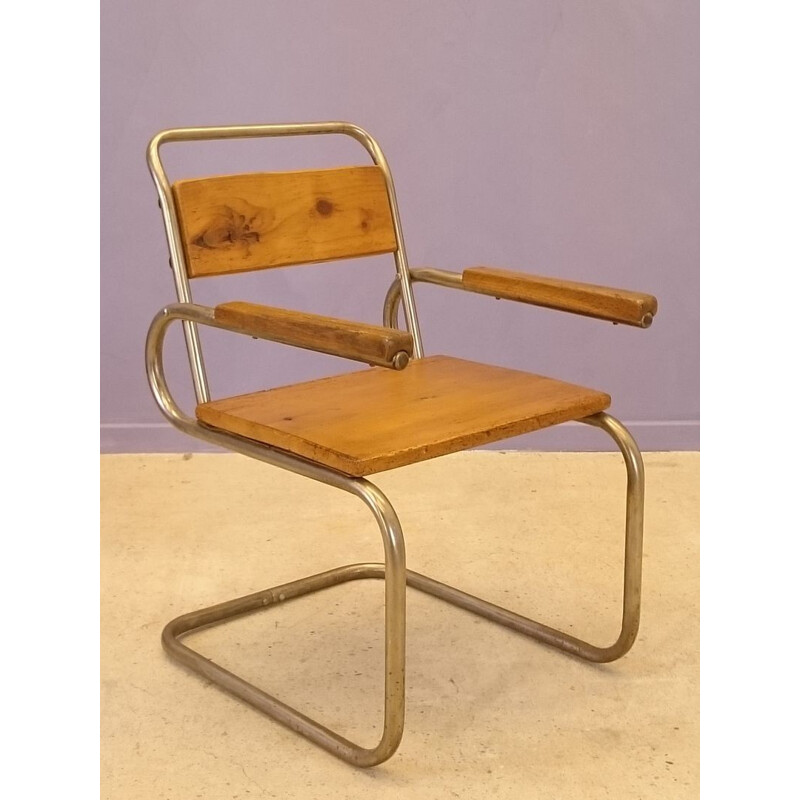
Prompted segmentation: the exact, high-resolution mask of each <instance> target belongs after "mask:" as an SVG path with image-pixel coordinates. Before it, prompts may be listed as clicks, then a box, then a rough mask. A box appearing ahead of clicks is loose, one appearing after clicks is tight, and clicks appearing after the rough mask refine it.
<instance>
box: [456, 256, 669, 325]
mask: <svg viewBox="0 0 800 800" xmlns="http://www.w3.org/2000/svg"><path fill="white" fill-rule="evenodd" d="M461 287H462V288H463V289H466V290H467V291H470V292H478V293H480V294H488V295H493V296H494V297H499V298H503V299H505V300H517V301H519V302H521V303H530V304H532V305H535V306H544V307H545V308H553V309H557V310H559V311H570V312H572V313H573V314H582V315H583V316H585V317H595V318H597V319H605V320H609V321H611V322H615V323H616V322H621V323H623V324H625V325H635V326H637V327H639V328H649V327H650V325H651V324H652V322H653V317H654V316H655V314H656V311H657V310H658V301H657V300H656V298H655V297H653V295H650V294H643V293H641V292H629V291H626V290H624V289H611V288H609V287H607V286H594V285H593V284H590V283H577V282H574V281H562V280H559V279H557V278H544V277H540V276H539V275H529V274H527V273H524V272H512V271H511V270H505V269H494V268H493V267H471V268H470V269H465V270H464V272H463V274H462V278H461Z"/></svg>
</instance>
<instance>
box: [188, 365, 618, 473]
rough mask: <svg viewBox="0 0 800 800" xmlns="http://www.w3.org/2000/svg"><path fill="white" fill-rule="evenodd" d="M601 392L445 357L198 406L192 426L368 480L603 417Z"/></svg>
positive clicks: (606, 399) (605, 398) (604, 401)
mask: <svg viewBox="0 0 800 800" xmlns="http://www.w3.org/2000/svg"><path fill="white" fill-rule="evenodd" d="M610 403H611V398H610V397H609V396H608V395H607V394H604V393H602V392H597V391H594V390H592V389H586V388H584V387H581V386H575V385H573V384H569V383H563V382H561V381H557V380H553V379H550V378H543V377H541V376H539V375H532V374H529V373H527V372H520V371H517V370H512V369H505V368H503V367H493V366H487V365H485V364H476V363H474V362H471V361H462V360H460V359H457V358H449V357H446V356H434V357H431V358H423V359H418V360H415V361H412V362H411V363H410V364H409V365H408V367H407V368H406V369H404V370H403V371H402V372H397V371H393V370H383V369H381V370H376V369H371V370H366V371H359V372H354V373H350V374H347V375H337V376H335V377H333V378H323V379H321V380H315V381H310V382H308V383H300V384H296V385H294V386H286V387H282V388H278V389H269V390H267V391H264V392H256V393H255V394H247V395H241V396H239V397H231V398H228V399H225V400H214V401H212V402H210V403H204V404H202V405H200V406H198V407H197V418H198V419H199V420H200V421H201V422H203V423H204V424H206V425H210V426H213V427H216V428H221V429H223V430H226V431H230V432H232V433H236V434H238V435H240V436H245V437H247V438H249V439H255V440H257V441H260V442H264V443H265V444H269V445H273V446H274V447H278V448H280V449H283V450H288V451H289V452H291V453H295V454H297V455H300V456H303V457H305V458H308V459H311V460H312V461H316V462H318V463H321V464H326V465H327V466H329V467H332V468H333V469H337V470H340V471H341V472H345V473H347V474H349V475H369V474H372V473H374V472H381V471H383V470H387V469H393V468H395V467H401V466H404V465H406V464H412V463H414V462H416V461H422V460H424V459H427V458H434V457H435V456H441V455H444V454H446V453H452V452H455V451H457V450H464V449H466V448H468V447H474V446H476V445H481V444H485V443H486V442H494V441H498V440H500V439H505V438H507V437H509V436H516V435H517V434H521V433H527V432H529V431H534V430H537V429H539V428H544V427H547V426H548V425H555V424H557V423H560V422H566V421H567V420H572V419H580V418H581V417H585V416H588V415H590V414H595V413H597V412H598V411H602V410H604V409H606V408H608V406H609V405H610Z"/></svg>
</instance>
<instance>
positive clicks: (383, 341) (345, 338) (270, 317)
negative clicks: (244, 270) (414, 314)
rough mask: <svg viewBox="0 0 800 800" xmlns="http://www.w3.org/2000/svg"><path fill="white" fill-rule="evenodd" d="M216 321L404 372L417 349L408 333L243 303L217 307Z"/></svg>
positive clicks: (236, 330)
mask: <svg viewBox="0 0 800 800" xmlns="http://www.w3.org/2000/svg"><path fill="white" fill-rule="evenodd" d="M214 318H215V320H216V321H217V322H220V323H222V324H223V325H224V326H225V327H226V328H229V329H231V330H234V331H235V332H237V333H244V334H247V335H249V336H257V337H258V338H260V339H268V340H270V341H274V342H280V343H281V344H287V345H293V346H295V347H301V348H304V349H307V350H315V351H317V352H321V353H327V354H328V355H334V356H340V357H341V358H349V359H353V360H356V361H362V362H365V363H367V364H372V365H375V366H384V367H392V368H395V369H402V368H403V367H405V366H406V365H407V364H408V360H409V358H410V356H411V354H412V353H413V349H414V340H413V337H412V336H411V334H410V333H408V332H407V331H399V330H396V329H394V328H384V327H383V326H380V325H371V324H369V323H365V322H355V321H351V320H343V319H338V318H336V317H326V316H323V315H321V314H310V313H308V312H305V311H294V310H291V309H285V308H275V307H272V306H264V305H260V304H257V303H248V302H245V301H241V300H235V301H231V302H227V303H221V304H220V305H218V306H216V307H215V309H214Z"/></svg>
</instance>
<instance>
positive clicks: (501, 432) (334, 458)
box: [195, 356, 611, 477]
mask: <svg viewBox="0 0 800 800" xmlns="http://www.w3.org/2000/svg"><path fill="white" fill-rule="evenodd" d="M440 358H446V356H427V357H426V358H425V361H435V360H437V359H440ZM412 363H413V362H412ZM511 371H514V372H520V371H521V370H511ZM340 377H341V375H331V376H328V377H326V378H315V379H312V380H308V381H302V382H301V383H298V384H293V386H295V387H300V386H304V385H308V384H320V383H326V382H333V381H336V380H337V379H338V378H340ZM537 377H545V376H537ZM279 388H286V387H279ZM269 391H271V390H269V389H265V390H263V392H264V393H266V392H269ZM592 391H593V392H594V393H595V394H596V395H597V404H596V406H594V407H593V408H591V410H589V411H587V412H586V413H585V414H583V415H582V416H581V417H575V416H572V415H570V414H566V415H565V412H564V411H563V410H560V411H559V410H556V411H554V412H552V413H551V414H548V415H544V416H539V417H536V418H534V419H531V420H527V421H523V422H520V421H519V420H512V421H510V422H507V423H503V424H501V425H499V426H497V427H496V428H494V429H492V430H491V431H484V432H483V433H481V434H474V433H469V434H463V435H460V436H452V437H449V438H445V439H442V440H440V441H438V442H435V443H433V444H431V445H429V446H428V447H427V448H423V452H425V456H424V458H419V457H416V456H415V455H414V454H416V453H419V452H420V448H417V447H409V448H407V449H405V450H400V451H395V453H393V454H391V455H386V456H379V457H374V458H365V459H357V458H352V457H350V456H348V455H347V454H346V453H342V452H341V451H339V450H335V449H333V448H330V447H326V446H325V445H322V444H319V443H317V442H312V441H310V440H309V439H306V438H304V437H303V436H300V435H298V434H296V433H287V432H286V431H283V430H280V429H279V428H274V427H270V426H268V425H264V426H261V425H259V424H258V423H248V424H250V425H252V426H253V427H254V428H258V427H264V428H269V430H271V431H273V432H274V433H275V434H276V438H283V440H284V441H285V442H286V443H290V442H291V443H292V444H293V445H295V446H296V445H297V444H301V446H302V448H303V450H302V452H300V451H299V448H298V449H296V450H292V449H290V447H288V446H285V447H281V445H280V444H269V445H267V444H264V443H263V442H261V441H260V440H259V439H256V438H254V437H252V436H248V435H247V434H245V433H237V432H235V431H233V430H231V429H230V428H228V427H226V425H225V422H226V420H241V418H240V417H237V416H236V415H234V414H230V413H228V412H226V411H219V410H218V409H216V408H214V407H213V405H211V404H201V405H198V406H197V408H196V410H195V414H196V416H197V418H198V420H199V421H200V422H202V423H204V424H206V425H208V426H209V427H212V428H216V429H218V430H222V431H224V432H225V433H230V434H232V435H234V436H240V437H242V438H245V439H248V440H250V441H254V442H257V443H259V444H262V445H263V446H265V447H271V448H275V449H277V450H281V451H283V452H288V453H290V454H293V455H298V456H300V457H302V458H306V459H308V460H309V461H313V462H314V463H317V464H323V465H324V466H327V467H330V468H331V469H335V470H338V471H339V472H343V473H345V474H347V475H351V476H353V477H363V476H365V475H373V474H375V473H378V472H385V471H388V470H391V469H399V468H400V467H404V466H409V465H410V464H415V463H417V462H419V461H423V460H429V459H431V458H438V457H440V456H442V455H447V454H449V453H451V452H454V450H453V449H452V448H453V445H454V444H455V446H456V449H457V450H458V451H463V450H469V449H471V448H473V447H480V446H482V445H485V444H490V443H492V442H498V441H502V440H503V439H509V438H512V437H514V436H520V435H524V434H526V433H534V432H536V431H537V430H543V429H545V428H549V427H553V426H554V425H560V424H563V423H565V422H573V421H575V420H576V419H583V418H584V417H588V416H591V415H592V414H597V413H599V412H600V411H605V410H607V409H608V408H609V407H610V406H611V396H610V395H609V394H607V393H605V392H599V391H597V390H592ZM252 394H261V392H254V393H252ZM225 399H232V398H225ZM212 402H213V401H212ZM559 417H561V418H559ZM476 436H477V437H478V438H476ZM320 455H322V456H323V458H322V459H321V458H320ZM398 456H400V457H399V458H398Z"/></svg>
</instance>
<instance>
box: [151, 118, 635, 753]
mask: <svg viewBox="0 0 800 800" xmlns="http://www.w3.org/2000/svg"><path fill="white" fill-rule="evenodd" d="M323 133H339V134H345V135H348V136H352V137H353V138H355V139H357V140H358V141H359V142H360V143H361V144H362V145H363V146H364V147H365V148H366V149H367V151H368V152H369V153H370V155H371V156H372V159H373V161H374V163H375V164H376V165H378V166H379V167H380V168H381V169H382V170H383V173H384V175H385V176H386V181H387V187H388V191H389V199H390V207H391V211H392V216H393V220H394V225H395V234H396V237H397V244H398V249H397V252H396V254H395V265H396V268H397V277H396V278H395V281H394V283H393V284H392V286H391V287H390V289H389V292H388V294H387V297H386V302H385V305H384V324H385V325H387V326H392V327H396V326H397V312H398V306H399V303H400V301H401V300H402V302H403V306H404V309H405V316H406V323H407V326H408V329H409V331H410V332H411V334H412V336H413V338H414V357H415V358H419V357H421V356H422V345H421V339H420V335H419V325H418V322H417V315H416V309H415V306H414V298H413V292H412V288H411V283H412V281H426V282H429V283H437V284H439V285H444V286H449V287H453V288H458V287H459V286H460V282H461V281H460V278H461V276H460V275H458V274H456V273H448V272H445V271H443V270H432V269H419V270H409V268H408V261H407V258H406V254H405V245H404V243H403V237H402V231H401V228H400V219H399V215H398V213H397V201H396V197H395V192H394V185H393V182H392V179H391V173H390V172H389V167H388V165H387V164H386V160H385V158H384V156H383V153H382V152H381V150H380V148H379V147H378V145H377V143H376V142H375V141H374V139H372V137H371V136H370V135H369V134H367V133H366V132H365V131H363V130H362V129H361V128H358V127H356V126H355V125H351V124H349V123H345V122H326V123H311V124H292V125H244V126H228V127H215V128H181V129H174V130H168V131H163V132H162V133H160V134H158V135H157V136H155V137H154V138H153V140H152V141H151V143H150V146H149V148H148V154H147V160H148V165H149V167H150V171H151V173H152V175H153V179H154V181H155V183H156V187H157V189H158V194H159V199H160V205H161V208H162V211H163V215H164V223H165V227H166V232H167V240H168V243H169V250H170V258H171V264H172V268H173V272H174V275H175V285H176V289H177V293H178V300H179V302H178V303H177V304H173V305H170V306H167V307H166V308H164V309H162V310H161V311H160V312H159V313H158V314H157V315H156V317H155V319H154V320H153V322H152V324H151V325H150V329H149V331H148V334H147V342H146V348H145V360H146V367H147V378H148V382H149V384H150V388H151V391H152V393H153V396H154V397H155V400H156V403H157V404H158V407H159V409H160V410H161V412H162V414H164V416H165V417H166V418H167V419H168V420H169V421H170V422H171V423H172V424H173V425H174V426H175V427H176V428H177V429H178V430H180V431H183V432H184V433H186V434H188V435H189V436H194V437H196V438H198V439H203V440H204V441H207V442H211V443H212V444H215V445H218V446H221V447H224V448H226V449H228V450H232V451H234V452H238V453H241V454H243V455H245V456H249V457H250V458H255V459H257V460H259V461H263V462H265V463H267V464H272V465H273V466H276V467H281V468H282V469H286V470H289V471H290V472H294V473H296V474H299V475H303V476H305V477H307V478H311V479H313V480H316V481H319V482H321V483H325V484H328V485H329V486H334V487H336V488H338V489H341V490H343V491H345V492H348V493H349V494H352V495H355V496H356V497H358V498H359V499H361V500H362V501H363V502H364V503H365V504H366V505H367V507H368V508H369V510H370V511H371V512H372V514H373V515H374V517H375V520H376V521H377V523H378V528H379V530H380V532H381V536H382V539H383V546H384V558H385V563H383V564H380V563H358V564H348V565H345V566H341V567H338V568H336V569H332V570H329V571H327V572H322V573H319V574H317V575H311V576H309V577H306V578H301V579H299V580H296V581H292V582H291V583H286V584H283V585H281V586H275V587H273V588H271V589H265V590H264V591H261V592H256V593H255V594H251V595H247V596H245V597H240V598H236V599H234V600H229V601H227V602H224V603H220V604H218V605H215V606H211V607H209V608H204V609H201V610H200V611H194V612H191V613H189V614H184V615H182V616H180V617H177V618H176V619H174V620H172V622H170V623H169V624H168V625H167V626H166V627H165V628H164V631H163V633H162V644H163V646H164V649H165V650H166V651H167V653H168V654H169V655H171V656H172V657H173V658H175V659H176V660H177V661H179V662H181V663H182V664H184V665H185V666H187V667H188V668H190V669H192V670H193V671H195V672H197V673H199V674H201V675H203V676H204V677H206V678H208V679H209V680H211V681H213V682H214V683H216V684H217V685H219V686H220V687H221V688H223V689H225V690H226V691H228V692H230V693H232V694H234V695H236V696H237V697H239V698H241V699H242V700H244V701H245V702H247V703H249V704H250V705H252V706H254V707H255V708H257V709H258V710H260V711H262V712H263V713H265V714H267V715H268V716H270V717H272V718H273V719H275V720H277V721H278V722H281V723H283V724H284V725H286V726H287V727H289V728H290V729H292V730H294V731H296V732H297V733H299V734H301V735H303V736H305V737H306V738H307V739H310V740H311V741H312V742H314V743H316V744H318V745H319V746H321V747H323V748H325V749H326V750H328V751H329V752H331V753H333V754H334V755H336V756H338V757H339V758H341V759H343V760H345V761H347V762H349V763H350V764H353V765H355V766H359V767H370V766H374V765H376V764H380V763H381V762H383V761H385V760H386V759H388V758H389V757H390V756H391V755H392V754H393V753H394V752H395V751H396V750H397V748H398V746H399V744H400V740H401V738H402V736H403V726H404V718H405V640H406V586H411V587H413V588H415V589H418V590H420V591H422V592H425V593H427V594H430V595H433V596H434V597H438V598H440V599H442V600H444V601H446V602H448V603H451V604H452V605H455V606H457V607H459V608H463V609H465V610H467V611H470V612H472V613H474V614H477V615H479V616H482V617H485V618H486V619H488V620H491V621H492V622H496V623H498V624H500V625H503V626H504V627H506V628H510V629H511V630H514V631H517V632H519V633H522V634H524V635H526V636H530V637H531V638H533V639H536V640H538V641H540V642H543V643H544V644H547V645H550V646H552V647H555V648H558V649H559V650H562V651H564V652H566V653H569V654H570V655H574V656H578V657H579V658H582V659H584V660H586V661H592V662H598V663H604V662H609V661H614V660H616V659H618V658H620V657H621V656H623V655H624V654H625V653H627V652H628V650H630V648H631V646H632V645H633V643H634V640H635V639H636V634H637V631H638V628H639V615H640V605H641V574H642V535H643V527H644V466H643V463H642V457H641V453H640V452H639V448H638V447H637V445H636V442H635V441H634V439H633V437H632V436H631V434H630V433H629V432H628V431H627V429H626V428H625V427H624V426H623V425H622V424H621V423H620V422H619V421H618V420H616V419H615V418H614V417H612V416H610V415H609V414H606V413H599V414H594V415H593V416H590V417H585V418H584V419H581V420H579V421H580V422H583V423H585V424H587V425H592V426H594V427H597V428H601V429H602V430H604V431H605V432H606V433H608V434H609V436H611V438H612V439H613V440H614V442H615V443H616V444H617V446H618V447H619V449H620V451H621V453H622V457H623V459H624V462H625V468H626V471H627V493H626V513H625V556H624V576H623V604H622V623H621V628H620V633H619V636H618V637H617V639H616V641H615V642H614V643H613V644H611V645H609V646H607V647H598V646H596V645H593V644H590V643H588V642H585V641H583V640H581V639H578V638H576V637H574V636H571V635H570V634H568V633H564V632H563V631H559V630H556V629H555V628H551V627H549V626H547V625H543V624H542V623H539V622H536V621H534V620H532V619H529V618H527V617H524V616H522V615H520V614H517V613H515V612H513V611H509V610H507V609H505V608H501V607H500V606H497V605H494V604H493V603H490V602H488V601H486V600H482V599H480V598H478V597H475V596H473V595H470V594H467V593H466V592H463V591H461V590H460V589H456V588H454V587H452V586H448V585H447V584H444V583H440V582H439V581H436V580H434V579H433V578H429V577H427V576H425V575H421V574H419V573H417V572H412V571H411V570H407V569H406V563H405V544H404V539H403V532H402V528H401V526H400V521H399V520H398V518H397V514H396V513H395V510H394V508H393V507H392V505H391V503H390V502H389V500H388V499H387V498H386V496H385V495H384V494H383V492H382V491H381V490H380V489H379V488H378V487H377V486H375V485H374V484H373V483H371V482H370V481H368V480H366V479H365V478H355V477H351V476H349V475H346V474H344V473H341V472H338V471H336V470H333V469H330V468H328V467H326V466H323V465H321V464H317V463H314V462H312V461H309V460H307V459H304V458H300V457H298V456H295V455H293V454H291V453H288V452H285V451H282V450H278V449H276V448H274V447H270V446H268V445H264V444H261V443H258V442H255V441H252V440H250V439H245V438H243V437H239V436H236V435H233V434H229V433H226V432H224V431H220V430H216V429H212V428H209V427H205V426H203V425H201V424H200V423H199V422H198V421H197V420H196V419H195V418H193V417H190V416H189V415H187V414H186V413H185V412H184V411H182V410H181V409H180V407H179V406H178V404H177V403H176V401H175V399H174V397H173V396H172V394H171V392H170V391H169V387H168V386H167V382H166V379H165V375H164V364H163V344H164V338H165V336H166V332H167V329H168V327H169V326H170V324H172V323H173V322H175V321H178V320H180V321H182V322H183V327H184V332H185V336H186V344H187V349H188V355H189V361H190V364H191V369H192V379H193V382H194V387H195V394H196V396H197V400H198V402H201V403H202V402H207V401H208V399H209V390H208V382H207V378H206V373H205V367H204V365H203V357H202V351H201V349H200V342H199V338H198V334H197V325H198V324H202V325H210V326H213V327H223V326H222V325H221V324H220V323H219V322H218V321H216V320H215V319H214V310H213V309H211V308H207V307H205V306H200V305H196V304H194V303H192V301H191V292H190V289H189V279H188V276H187V272H186V266H185V261H184V257H183V250H182V247H181V244H180V233H179V230H178V227H177V217H176V213H175V207H174V202H173V199H172V192H171V189H170V185H169V182H168V180H167V177H166V174H165V172H164V169H163V166H162V164H161V160H160V156H159V147H160V145H161V144H163V143H165V142H174V141H193V140H194V141H196V140H202V139H229V138H245V137H255V136H293V135H302V134H323ZM376 578H380V579H383V580H384V582H385V644H384V649H385V683H384V725H383V734H382V736H381V739H380V741H379V742H378V744H377V745H375V746H374V747H371V748H366V747H361V746H359V745H357V744H355V743H354V742H351V741H349V740H348V739H346V738H344V737H343V736H340V735H339V734H337V733H335V732H334V731H332V730H330V729H328V728H326V727H325V726H324V725H322V724H320V723H319V722H317V721H315V720H313V719H311V718H309V717H307V716H305V715H304V714H302V713H301V712H299V711H297V710H296V709H294V708H292V707H291V706H289V705H287V704H286V703H283V702H281V701H280V700H278V699H277V698H275V697H273V696H272V695H270V694H267V693H266V692H264V691H262V690H261V689H258V688H257V687H255V686H253V685H252V684H250V683H248V682H247V681H245V680H243V679H242V678H240V677H238V676H237V675H235V674H234V673H232V672H229V671H228V670H226V669H224V668H223V667H221V666H219V665H217V664H215V663H213V662H212V661H210V660H209V659H207V658H205V657H204V656H202V655H200V654H199V653H198V652H196V651H194V650H192V649H191V648H189V647H187V646H186V645H185V644H184V643H183V642H182V641H181V640H180V637H181V636H183V635H184V634H187V633H190V632H192V631H195V630H197V629H199V628H203V627H206V626H209V625H214V624H218V623H221V622H223V621H225V620H228V619H231V618H233V617H237V616H240V615H242V614H247V613H250V612H253V611H256V610H259V609H263V608H266V607H268V606H273V605H277V604H278V603H282V602H285V601H286V600H290V599H293V598H296V597H301V596H303V595H306V594H310V593H312V592H316V591H320V590H321V589H326V588H329V587H331V586H336V585H338V584H340V583H346V582H348V581H352V580H361V579H376Z"/></svg>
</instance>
